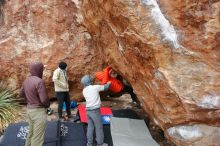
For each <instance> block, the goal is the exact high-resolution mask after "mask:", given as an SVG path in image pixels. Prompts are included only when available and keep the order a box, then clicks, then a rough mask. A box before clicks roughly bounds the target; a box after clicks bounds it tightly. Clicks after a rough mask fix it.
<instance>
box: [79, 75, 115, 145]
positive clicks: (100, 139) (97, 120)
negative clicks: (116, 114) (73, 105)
mask: <svg viewBox="0 0 220 146" xmlns="http://www.w3.org/2000/svg"><path fill="white" fill-rule="evenodd" d="M81 83H82V84H83V86H84V89H83V96H84V97H85V99H86V114H87V118H88V128H87V146H93V133H94V129H95V133H96V141H97V146H107V144H105V143H104V133H103V125H102V120H101V113H100V107H101V100H100V95H99V92H101V91H106V90H108V89H109V87H110V85H111V83H110V82H108V83H107V84H105V85H93V79H92V77H91V76H89V75H85V76H83V78H82V79H81Z"/></svg>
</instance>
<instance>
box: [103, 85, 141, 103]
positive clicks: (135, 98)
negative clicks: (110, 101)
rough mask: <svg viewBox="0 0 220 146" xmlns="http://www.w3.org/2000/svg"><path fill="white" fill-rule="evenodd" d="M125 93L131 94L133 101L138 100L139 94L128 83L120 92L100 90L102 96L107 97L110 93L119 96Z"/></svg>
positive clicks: (111, 95) (112, 95)
mask: <svg viewBox="0 0 220 146" xmlns="http://www.w3.org/2000/svg"><path fill="white" fill-rule="evenodd" d="M125 93H128V94H130V96H131V99H132V101H133V102H138V100H137V96H136V94H135V93H134V91H133V88H132V87H131V86H128V85H124V89H123V90H122V91H120V92H119V93H114V92H111V91H110V90H109V91H103V92H100V96H101V97H107V96H108V95H110V97H119V96H122V95H123V94H125Z"/></svg>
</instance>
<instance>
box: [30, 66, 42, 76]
mask: <svg viewBox="0 0 220 146" xmlns="http://www.w3.org/2000/svg"><path fill="white" fill-rule="evenodd" d="M29 70H30V73H31V75H32V76H37V77H39V78H42V76H43V70H44V65H43V63H41V62H33V63H31V64H30V66H29Z"/></svg>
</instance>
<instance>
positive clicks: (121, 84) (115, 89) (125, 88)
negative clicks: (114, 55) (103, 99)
mask: <svg viewBox="0 0 220 146" xmlns="http://www.w3.org/2000/svg"><path fill="white" fill-rule="evenodd" d="M95 76H96V79H97V80H99V81H100V84H101V85H104V84H106V83H107V82H108V81H110V82H111V86H110V88H109V90H110V91H111V93H110V94H109V95H110V96H117V95H118V96H120V95H122V94H124V93H129V94H130V96H131V98H132V101H133V102H137V96H136V94H135V93H134V91H133V88H132V87H131V86H130V85H129V84H128V83H127V81H125V80H124V79H123V77H122V76H121V75H119V74H117V73H116V72H115V71H114V70H113V69H112V68H111V67H110V66H108V67H106V68H105V69H104V70H103V71H100V72H97V73H96V75H95Z"/></svg>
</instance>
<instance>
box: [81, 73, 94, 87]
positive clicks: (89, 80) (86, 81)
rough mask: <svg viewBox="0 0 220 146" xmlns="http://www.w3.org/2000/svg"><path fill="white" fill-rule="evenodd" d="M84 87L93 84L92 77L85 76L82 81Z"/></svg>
mask: <svg viewBox="0 0 220 146" xmlns="http://www.w3.org/2000/svg"><path fill="white" fill-rule="evenodd" d="M81 83H82V84H83V86H85V87H86V86H89V85H92V84H93V78H92V77H91V76H90V75H84V76H83V77H82V79H81Z"/></svg>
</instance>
